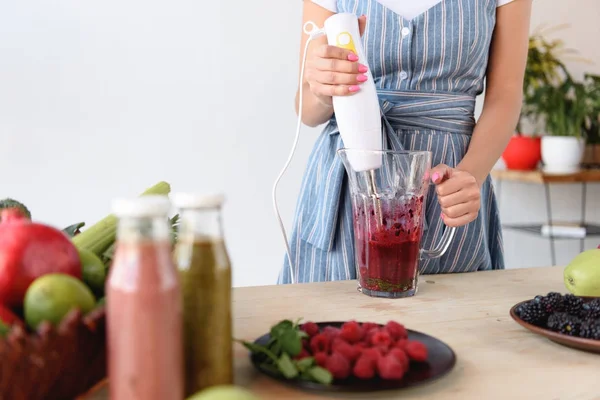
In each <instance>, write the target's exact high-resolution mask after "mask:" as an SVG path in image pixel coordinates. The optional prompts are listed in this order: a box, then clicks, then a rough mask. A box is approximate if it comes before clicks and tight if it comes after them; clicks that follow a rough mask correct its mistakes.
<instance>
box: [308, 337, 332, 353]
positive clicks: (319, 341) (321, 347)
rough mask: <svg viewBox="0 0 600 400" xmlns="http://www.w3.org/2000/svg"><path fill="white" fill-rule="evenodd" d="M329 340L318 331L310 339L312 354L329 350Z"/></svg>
mask: <svg viewBox="0 0 600 400" xmlns="http://www.w3.org/2000/svg"><path fill="white" fill-rule="evenodd" d="M330 344H331V342H330V340H329V338H328V337H327V336H326V335H325V334H324V333H319V334H318V335H315V336H313V337H312V339H310V349H311V351H312V353H313V354H316V353H319V352H324V353H328V352H329V347H330Z"/></svg>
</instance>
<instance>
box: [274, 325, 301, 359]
mask: <svg viewBox="0 0 600 400" xmlns="http://www.w3.org/2000/svg"><path fill="white" fill-rule="evenodd" d="M279 343H280V344H281V350H283V351H284V352H285V353H288V354H289V355H290V356H292V357H295V356H297V355H298V354H300V352H301V351H302V339H300V335H299V333H298V331H295V330H289V331H285V332H284V333H283V334H282V335H281V336H280V338H279Z"/></svg>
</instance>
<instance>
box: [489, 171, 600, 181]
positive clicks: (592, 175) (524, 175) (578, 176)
mask: <svg viewBox="0 0 600 400" xmlns="http://www.w3.org/2000/svg"><path fill="white" fill-rule="evenodd" d="M491 175H492V177H493V178H494V179H498V180H503V181H513V182H522V183H580V182H588V183H592V182H600V169H589V170H581V171H579V172H575V173H572V174H560V175H557V174H547V173H545V172H543V171H539V170H538V171H514V170H508V169H494V170H492V172H491Z"/></svg>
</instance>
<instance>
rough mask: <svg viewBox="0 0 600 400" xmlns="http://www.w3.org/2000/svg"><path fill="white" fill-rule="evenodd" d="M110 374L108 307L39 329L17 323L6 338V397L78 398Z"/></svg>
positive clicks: (2, 382)
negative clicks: (107, 339)
mask: <svg viewBox="0 0 600 400" xmlns="http://www.w3.org/2000/svg"><path fill="white" fill-rule="evenodd" d="M105 377H106V313H105V309H104V307H100V308H98V309H96V310H94V311H92V312H91V313H89V314H88V315H86V316H85V317H83V318H82V315H81V313H80V312H79V310H73V311H72V312H70V313H69V314H68V315H67V316H66V317H65V318H64V319H63V321H62V322H61V324H60V325H59V326H58V327H53V326H52V325H50V323H48V322H45V323H43V324H42V325H40V327H39V329H38V331H37V332H35V333H29V332H27V331H25V330H24V329H23V328H21V327H19V326H15V327H13V328H12V330H11V332H10V333H9V334H8V335H7V337H6V338H5V339H4V340H1V341H0V400H73V399H75V398H76V397H77V396H79V395H81V394H83V393H85V392H87V391H88V390H89V389H90V388H92V387H93V386H94V385H95V384H96V383H98V382H99V381H101V380H102V379H104V378H105Z"/></svg>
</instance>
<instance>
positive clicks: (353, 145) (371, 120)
mask: <svg viewBox="0 0 600 400" xmlns="http://www.w3.org/2000/svg"><path fill="white" fill-rule="evenodd" d="M304 33H306V34H307V35H309V38H308V40H307V41H306V45H305V47H304V54H303V57H302V65H301V71H300V84H299V93H298V97H299V99H298V123H297V126H296V137H295V139H294V145H293V146H292V151H291V153H290V155H289V157H288V160H287V162H286V164H285V166H284V168H283V170H282V171H281V173H280V174H279V176H278V177H277V179H276V180H275V184H274V185H273V206H274V208H275V213H276V214H277V218H278V220H279V225H280V227H281V231H282V234H283V238H284V241H285V246H286V249H287V257H288V263H289V268H290V279H291V282H292V283H296V282H295V281H296V274H295V272H294V267H293V265H294V264H293V262H292V255H291V250H290V247H289V243H288V239H287V234H286V231H285V227H284V225H283V221H282V220H281V215H280V213H279V208H278V206H277V185H278V184H279V181H280V180H281V177H282V176H283V174H284V173H285V171H286V170H287V168H288V167H289V164H290V162H291V161H292V157H293V156H294V152H295V151H296V146H297V144H298V139H299V136H300V127H301V126H302V108H303V105H302V102H303V97H304V96H303V90H302V89H303V86H304V85H303V81H304V68H305V65H306V53H307V49H308V45H309V43H310V42H311V41H312V40H313V39H315V38H317V37H319V36H322V35H327V42H328V44H329V45H331V46H337V47H341V48H344V49H347V50H350V51H352V52H354V53H355V54H356V55H357V56H358V61H356V62H358V63H361V64H363V65H365V66H367V68H368V67H369V66H368V64H367V58H366V57H365V53H364V50H363V46H362V39H361V37H360V29H359V26H358V18H357V17H356V15H354V14H351V13H339V14H334V15H332V16H331V17H329V18H327V19H326V20H325V23H324V27H323V28H322V29H318V28H317V26H316V25H315V23H313V22H311V21H308V22H306V23H305V24H304ZM365 74H366V75H367V80H366V81H365V82H364V83H362V84H361V86H360V90H359V91H358V92H356V93H354V94H352V95H347V96H333V99H332V100H333V110H334V114H335V119H336V122H337V126H338V129H339V132H340V135H341V137H342V141H343V142H344V147H345V148H347V149H357V150H371V151H381V150H383V134H382V130H381V111H380V108H379V98H378V97H377V89H376V88H375V81H374V80H373V75H372V74H371V70H370V68H368V69H367V72H366V73H365ZM347 156H348V162H349V163H350V165H351V166H352V168H353V169H354V170H355V171H357V172H364V173H366V174H367V182H368V185H369V189H370V193H369V194H370V196H371V197H372V200H373V204H374V206H375V209H374V211H375V213H376V218H377V221H378V223H379V224H381V221H382V215H381V203H380V200H379V195H378V194H377V186H376V182H375V170H376V169H379V168H380V167H381V166H382V154H381V153H377V152H364V153H362V152H357V153H352V154H348V155H347Z"/></svg>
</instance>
